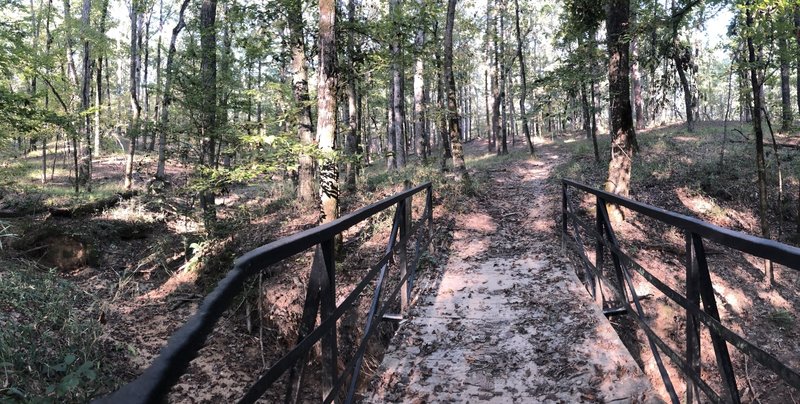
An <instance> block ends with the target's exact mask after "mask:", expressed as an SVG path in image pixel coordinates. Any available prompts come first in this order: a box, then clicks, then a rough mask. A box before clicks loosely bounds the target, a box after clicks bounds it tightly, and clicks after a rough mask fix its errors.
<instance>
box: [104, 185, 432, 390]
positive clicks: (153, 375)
mask: <svg viewBox="0 0 800 404" xmlns="http://www.w3.org/2000/svg"><path fill="white" fill-rule="evenodd" d="M431 188H432V185H431V183H430V182H426V183H424V184H421V185H419V186H417V187H414V188H410V189H407V190H405V191H402V192H399V193H397V194H395V195H393V196H390V197H388V198H386V199H383V200H381V201H379V202H376V203H373V204H371V205H368V206H365V207H363V208H361V209H358V210H356V211H354V212H352V213H350V214H347V215H345V216H342V217H340V218H338V219H336V220H334V221H331V222H329V223H325V224H322V225H319V226H317V227H314V228H311V229H307V230H304V231H301V232H299V233H296V234H294V235H291V236H288V237H284V238H281V239H278V240H275V241H273V242H271V243H269V244H266V245H263V246H261V247H258V248H255V249H253V250H251V251H249V252H247V253H245V254H244V255H242V256H240V257H239V258H237V259H236V260H235V261H234V264H233V268H232V269H231V270H230V271H229V272H228V274H227V275H226V276H225V278H223V279H222V280H221V281H220V282H219V283H218V284H217V287H216V288H214V290H213V291H211V292H210V293H209V294H208V295H207V296H206V297H205V299H204V300H203V302H202V303H201V305H200V307H199V308H198V310H197V312H196V313H195V314H194V315H193V316H192V317H190V318H189V320H187V321H186V323H185V324H184V325H183V326H182V327H181V328H180V329H178V331H176V332H175V333H174V334H173V335H172V336H171V337H170V338H169V341H168V342H167V345H166V346H165V347H164V348H163V349H162V350H161V352H160V354H159V355H158V357H156V359H155V360H154V361H153V362H152V364H151V365H150V366H149V367H148V368H147V369H145V371H144V372H143V373H142V374H141V375H140V376H139V377H138V378H136V379H135V380H134V381H132V382H130V383H128V384H126V385H124V386H122V387H121V388H120V389H119V390H117V391H116V392H114V393H112V394H111V395H109V396H106V397H102V398H99V399H98V400H96V402H98V403H149V402H154V401H155V402H158V401H161V400H163V399H164V398H165V397H166V395H167V394H168V392H169V390H170V389H171V388H172V386H173V385H174V384H175V383H177V381H178V378H179V377H180V376H181V375H183V373H184V372H185V371H186V369H187V367H188V366H189V363H190V362H191V361H192V360H193V359H194V358H195V357H196V356H197V353H198V351H199V350H200V349H201V348H202V347H203V346H204V344H205V341H206V338H207V337H208V335H209V334H210V333H211V332H212V331H213V328H214V326H215V325H216V323H217V321H219V319H220V318H221V317H222V315H223V313H224V312H225V310H226V309H227V308H228V306H229V305H230V304H231V302H232V300H233V298H234V297H235V296H236V295H238V294H239V292H241V290H242V289H243V287H244V284H245V282H246V281H247V280H248V279H249V278H250V277H252V276H254V275H256V274H258V272H259V271H261V270H263V269H265V268H266V267H268V266H270V265H273V264H276V263H278V262H280V261H282V260H284V259H286V258H288V257H291V256H293V255H295V254H298V253H300V252H303V251H305V250H308V249H309V248H312V247H314V246H317V245H320V244H321V243H323V242H326V241H329V240H331V239H333V238H334V237H335V236H336V235H337V234H340V233H342V232H344V231H346V230H347V229H349V228H351V227H353V226H354V225H356V224H358V223H360V222H362V221H363V220H365V219H367V218H369V217H371V216H373V215H375V214H377V213H379V212H382V211H384V210H386V209H388V208H390V207H392V206H394V205H397V204H401V203H402V202H403V201H405V200H406V199H408V198H410V197H412V196H414V195H415V194H418V193H420V192H421V191H423V190H427V191H428V200H427V205H426V210H428V209H429V211H428V212H427V214H428V215H430V218H429V219H431V220H432V209H433V207H432V205H430V198H431V195H430V193H431ZM423 219H425V218H423ZM385 260H386V258H384V259H383V261H385ZM372 272H374V271H372Z"/></svg>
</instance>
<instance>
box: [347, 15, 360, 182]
mask: <svg viewBox="0 0 800 404" xmlns="http://www.w3.org/2000/svg"><path fill="white" fill-rule="evenodd" d="M355 18H356V3H355V0H349V1H348V3H347V19H348V22H349V24H350V26H351V27H352V26H354V24H355ZM353 35H354V32H353V30H352V29H351V30H349V32H348V34H347V59H348V60H347V72H348V77H349V80H347V88H346V92H347V105H346V109H347V114H346V115H345V118H346V122H345V123H346V124H347V135H346V136H345V154H346V156H347V162H346V164H345V184H346V185H347V188H348V189H349V190H354V189H355V187H356V172H357V170H358V165H359V164H358V161H357V160H356V152H357V151H356V149H357V147H358V119H359V117H358V105H357V101H356V99H357V95H356V80H358V75H357V74H356V66H355V63H356V62H355V46H354V43H353Z"/></svg>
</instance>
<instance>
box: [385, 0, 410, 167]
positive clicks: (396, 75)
mask: <svg viewBox="0 0 800 404" xmlns="http://www.w3.org/2000/svg"><path fill="white" fill-rule="evenodd" d="M389 16H390V18H391V21H392V41H391V44H390V45H389V46H390V49H389V52H390V54H391V60H392V61H391V66H390V69H391V70H390V77H391V81H392V83H391V88H392V93H391V100H390V106H391V110H392V115H391V117H392V120H391V126H392V129H391V133H392V138H393V140H394V147H393V148H394V150H393V151H394V156H393V157H394V164H393V167H392V168H402V167H404V166H405V164H406V161H405V131H404V128H403V118H404V115H403V94H404V92H403V68H402V61H401V59H402V49H401V46H400V37H401V27H400V18H401V17H400V0H389Z"/></svg>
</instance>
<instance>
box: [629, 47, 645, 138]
mask: <svg viewBox="0 0 800 404" xmlns="http://www.w3.org/2000/svg"><path fill="white" fill-rule="evenodd" d="M637 42H638V41H636V39H635V38H634V39H633V40H632V41H631V52H632V53H633V60H632V61H631V76H632V77H633V111H634V114H635V115H636V129H643V128H644V126H645V114H644V107H643V105H642V104H643V102H642V77H641V72H640V71H639V55H638V49H639V47H638V46H637Z"/></svg>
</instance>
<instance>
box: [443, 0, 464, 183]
mask: <svg viewBox="0 0 800 404" xmlns="http://www.w3.org/2000/svg"><path fill="white" fill-rule="evenodd" d="M455 16H456V0H448V2H447V21H446V25H445V30H444V81H445V83H447V110H448V111H447V113H448V116H449V117H450V119H449V120H450V139H449V140H450V148H451V149H452V155H453V172H454V173H455V174H456V181H462V180H463V181H465V182H468V181H469V175H468V174H467V167H466V165H465V164H464V150H463V148H462V146H461V128H460V126H459V122H458V102H457V100H456V80H455V77H454V76H453V25H454V24H455Z"/></svg>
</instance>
